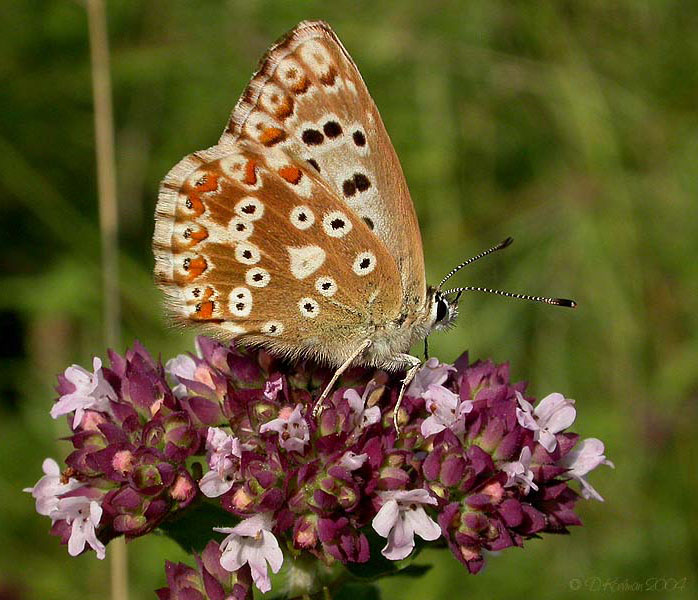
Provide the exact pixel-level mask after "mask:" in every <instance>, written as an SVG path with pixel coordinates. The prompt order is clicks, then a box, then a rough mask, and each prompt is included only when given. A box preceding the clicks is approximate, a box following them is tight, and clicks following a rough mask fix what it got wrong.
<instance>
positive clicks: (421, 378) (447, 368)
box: [407, 357, 456, 397]
mask: <svg viewBox="0 0 698 600" xmlns="http://www.w3.org/2000/svg"><path fill="white" fill-rule="evenodd" d="M455 370H456V368H455V367H454V366H452V365H445V364H443V363H440V362H439V359H438V358H435V357H432V358H430V359H429V360H428V361H427V362H425V363H424V364H423V365H422V368H421V369H419V371H417V375H415V378H414V380H413V381H412V384H411V385H410V387H409V389H408V390H407V395H408V396H413V397H419V396H422V395H423V394H424V392H426V391H427V389H428V387H429V386H430V385H442V384H443V383H444V382H445V381H446V380H447V379H448V374H449V373H450V372H451V371H455Z"/></svg>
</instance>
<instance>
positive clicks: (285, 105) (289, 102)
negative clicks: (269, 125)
mask: <svg viewBox="0 0 698 600" xmlns="http://www.w3.org/2000/svg"><path fill="white" fill-rule="evenodd" d="M292 114H293V98H291V97H290V96H284V97H283V98H282V99H281V101H280V102H279V106H278V107H277V108H276V110H275V111H274V116H275V117H276V118H277V119H281V120H282V121H283V120H284V119H285V118H286V117H289V116H291V115H292Z"/></svg>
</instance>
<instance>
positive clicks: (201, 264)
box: [187, 256, 208, 281]
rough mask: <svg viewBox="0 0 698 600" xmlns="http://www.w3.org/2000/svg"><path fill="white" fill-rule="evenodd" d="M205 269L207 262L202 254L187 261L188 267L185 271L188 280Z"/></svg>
mask: <svg viewBox="0 0 698 600" xmlns="http://www.w3.org/2000/svg"><path fill="white" fill-rule="evenodd" d="M206 269H208V263H207V262H206V259H205V258H204V257H203V256H197V257H196V258H192V259H191V260H190V261H189V268H188V269H187V272H188V273H189V281H192V280H194V279H196V278H197V277H199V276H200V275H201V274H202V273H203V272H204V271H205V270H206Z"/></svg>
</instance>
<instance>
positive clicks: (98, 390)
mask: <svg viewBox="0 0 698 600" xmlns="http://www.w3.org/2000/svg"><path fill="white" fill-rule="evenodd" d="M92 368H93V371H94V372H93V373H90V372H89V371H86V370H85V369H83V368H82V367H81V366H79V365H73V366H71V367H68V368H67V369H66V370H65V373H64V376H65V378H66V379H67V380H68V381H69V382H70V383H72V384H73V386H74V387H75V391H73V392H71V393H70V394H64V395H63V396H61V397H60V398H59V400H58V402H56V403H55V404H54V405H53V407H52V408H51V416H52V417H53V418H54V419H57V418H58V417H60V416H61V415H67V414H68V413H71V412H73V411H75V417H74V418H73V429H75V428H76V427H77V426H78V425H79V424H80V421H81V420H82V417H83V415H84V414H85V411H86V410H95V411H97V412H109V409H110V406H109V401H110V400H116V394H115V392H114V390H113V389H112V387H111V385H109V383H108V382H107V381H106V380H105V379H104V375H103V374H102V361H101V360H100V359H99V358H97V357H96V356H95V358H94V360H93V361H92Z"/></svg>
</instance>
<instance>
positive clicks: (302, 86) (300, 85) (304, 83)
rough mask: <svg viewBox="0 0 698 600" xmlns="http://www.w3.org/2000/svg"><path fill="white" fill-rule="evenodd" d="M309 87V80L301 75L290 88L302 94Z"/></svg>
mask: <svg viewBox="0 0 698 600" xmlns="http://www.w3.org/2000/svg"><path fill="white" fill-rule="evenodd" d="M309 87H310V80H309V79H308V78H307V77H306V76H305V75H303V77H301V78H300V79H299V80H298V81H297V82H296V83H295V84H294V85H292V86H291V89H292V90H293V91H294V92H295V93H296V94H302V93H304V92H305V91H307V90H308V88H309Z"/></svg>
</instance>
